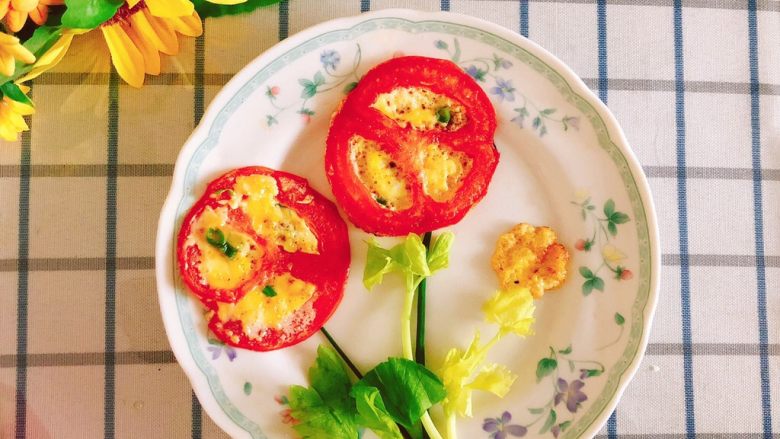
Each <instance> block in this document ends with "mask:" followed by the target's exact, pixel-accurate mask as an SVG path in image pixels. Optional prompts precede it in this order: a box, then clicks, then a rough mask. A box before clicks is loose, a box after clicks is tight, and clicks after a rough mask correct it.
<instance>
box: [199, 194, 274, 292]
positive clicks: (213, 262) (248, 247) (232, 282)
mask: <svg viewBox="0 0 780 439" xmlns="http://www.w3.org/2000/svg"><path fill="white" fill-rule="evenodd" d="M226 223H227V209H226V208H219V209H217V210H214V209H212V208H210V207H208V208H206V209H205V210H204V211H203V213H202V214H201V215H200V217H199V218H198V220H197V222H196V223H195V224H194V226H193V229H192V230H193V233H192V234H191V235H190V238H189V239H190V242H188V246H189V245H192V244H193V243H194V244H195V245H197V247H198V250H200V254H201V258H200V266H199V271H200V273H201V276H203V279H204V280H205V281H206V282H207V283H208V284H209V285H210V286H212V287H214V288H216V289H220V290H229V289H232V288H236V287H238V286H239V285H241V284H242V283H244V282H246V281H247V280H248V279H249V277H250V276H251V275H252V269H253V265H254V263H255V261H257V260H259V259H260V258H261V257H262V256H263V250H262V249H261V248H260V247H259V246H258V245H257V244H256V243H255V242H254V240H253V239H252V238H250V237H249V236H247V235H246V234H244V233H241V232H239V231H238V230H235V229H233V228H232V227H230V226H227V225H226ZM209 229H216V230H219V231H220V232H221V233H222V234H223V235H224V237H225V240H226V242H227V243H228V244H230V245H231V246H232V247H233V248H235V249H236V253H235V255H234V256H233V257H232V258H228V257H226V256H225V255H224V254H223V253H222V251H221V250H219V249H218V248H217V247H215V246H213V245H211V244H209V242H208V241H207V240H206V234H207V232H208V230H209ZM193 241H194V242H193Z"/></svg>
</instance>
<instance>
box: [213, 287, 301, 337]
mask: <svg viewBox="0 0 780 439" xmlns="http://www.w3.org/2000/svg"><path fill="white" fill-rule="evenodd" d="M265 287H266V285H258V286H256V287H254V288H252V289H251V290H249V291H248V292H247V293H246V294H245V295H244V297H242V298H241V300H239V301H238V302H236V303H220V304H219V307H218V309H217V316H218V317H219V319H220V320H221V321H222V322H227V321H230V320H238V321H240V322H241V326H242V328H243V330H244V333H245V334H246V335H248V336H256V335H257V334H258V332H259V331H260V330H262V329H265V328H279V327H281V326H282V324H283V323H284V322H285V320H286V319H287V318H288V317H289V316H291V315H292V314H293V313H295V311H297V310H298V309H300V308H301V307H302V306H303V305H304V304H305V303H306V302H308V301H309V299H311V297H312V296H313V295H314V291H315V289H316V288H315V286H314V285H313V284H311V283H308V282H305V281H303V280H300V279H297V278H295V277H293V276H292V275H291V274H289V273H284V274H282V275H280V276H277V277H276V278H274V280H273V281H272V282H271V283H270V287H271V288H273V290H274V291H275V292H276V295H275V296H273V297H268V296H266V295H265V294H264V293H263V288H265Z"/></svg>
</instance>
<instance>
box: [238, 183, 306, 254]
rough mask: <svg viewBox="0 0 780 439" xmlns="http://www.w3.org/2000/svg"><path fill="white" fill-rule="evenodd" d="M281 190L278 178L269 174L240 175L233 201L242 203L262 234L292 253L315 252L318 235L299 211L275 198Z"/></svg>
mask: <svg viewBox="0 0 780 439" xmlns="http://www.w3.org/2000/svg"><path fill="white" fill-rule="evenodd" d="M278 194H279V188H278V187H277V184H276V180H275V179H274V178H273V177H271V176H268V175H259V174H255V175H248V176H241V177H238V178H237V179H236V183H235V185H234V186H233V200H234V201H233V202H234V203H238V204H240V205H242V207H243V208H244V211H245V212H246V213H247V215H248V216H249V218H250V220H251V221H252V228H254V230H255V231H257V233H258V234H259V235H260V236H263V237H264V238H266V239H267V240H268V241H269V242H270V243H273V244H276V245H278V246H280V247H282V248H284V249H285V250H286V251H288V252H290V253H293V252H297V251H301V252H304V253H313V254H316V253H317V252H318V251H317V237H316V236H314V233H312V231H311V229H309V226H308V224H306V221H304V220H303V218H301V217H300V216H299V215H298V213H296V212H295V211H294V210H292V209H290V208H288V207H286V206H283V205H281V204H279V203H278V202H277V201H276V196H277V195H278Z"/></svg>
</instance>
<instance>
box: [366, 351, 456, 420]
mask: <svg viewBox="0 0 780 439" xmlns="http://www.w3.org/2000/svg"><path fill="white" fill-rule="evenodd" d="M355 386H367V387H375V388H377V389H378V390H379V393H380V394H381V395H382V401H383V403H384V405H385V406H386V409H387V413H388V414H389V415H390V417H392V419H393V420H394V421H395V422H397V423H399V424H401V425H403V426H404V427H406V428H409V429H411V428H412V427H413V426H414V424H416V423H417V422H418V421H419V420H420V418H421V417H422V415H423V414H424V413H425V412H426V411H427V410H428V409H429V408H431V407H432V406H433V405H435V404H437V403H439V402H441V401H442V400H443V399H444V398H445V397H446V396H447V392H446V390H445V389H444V384H443V383H442V382H441V380H440V379H439V378H438V377H437V376H436V375H434V373H433V372H431V371H430V370H428V369H426V368H425V366H422V365H420V364H417V363H415V362H414V361H411V360H407V359H404V358H390V359H388V360H387V361H385V362H382V363H380V364H379V365H377V366H376V367H375V368H373V369H372V370H371V371H369V372H368V373H367V374H366V375H365V376H364V377H363V379H362V380H360V381H358V382H357V383H356V384H355Z"/></svg>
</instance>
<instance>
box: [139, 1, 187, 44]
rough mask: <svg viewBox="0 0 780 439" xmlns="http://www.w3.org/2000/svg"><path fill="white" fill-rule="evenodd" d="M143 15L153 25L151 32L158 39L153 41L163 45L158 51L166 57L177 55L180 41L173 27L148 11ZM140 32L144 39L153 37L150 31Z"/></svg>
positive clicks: (142, 30) (141, 30)
mask: <svg viewBox="0 0 780 439" xmlns="http://www.w3.org/2000/svg"><path fill="white" fill-rule="evenodd" d="M142 13H143V14H144V16H145V18H146V20H148V22H149V24H150V25H151V27H150V29H151V32H152V33H153V34H155V35H156V37H157V39H156V40H155V39H154V38H153V41H159V43H160V44H161V45H160V46H159V47H157V49H158V50H159V51H160V52H162V53H164V54H166V55H176V54H177V53H178V52H179V39H178V37H177V36H176V31H174V30H173V26H171V24H170V23H168V21H167V20H166V19H164V18H158V17H155V16H154V15H152V14H151V12H149V11H148V10H146V9H144V10H143V12H142ZM135 15H140V14H135ZM140 32H141V34H142V35H143V36H144V37H152V33H149V29H140Z"/></svg>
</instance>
